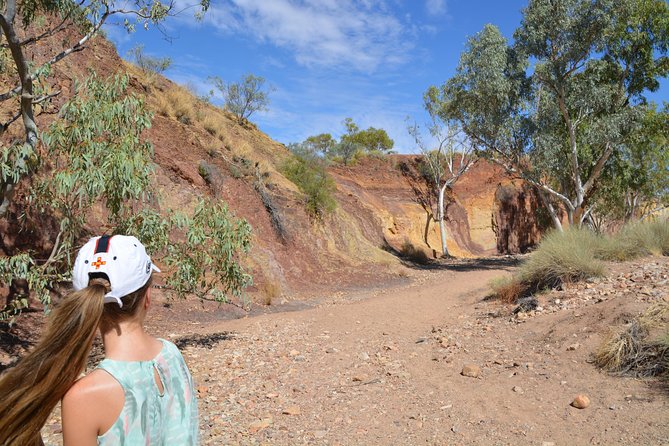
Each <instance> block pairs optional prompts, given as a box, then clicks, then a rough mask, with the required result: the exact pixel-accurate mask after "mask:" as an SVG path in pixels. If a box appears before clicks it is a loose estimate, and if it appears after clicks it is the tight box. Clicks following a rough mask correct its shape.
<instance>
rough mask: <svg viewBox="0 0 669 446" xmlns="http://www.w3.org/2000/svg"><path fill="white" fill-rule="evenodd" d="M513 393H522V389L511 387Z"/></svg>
mask: <svg viewBox="0 0 669 446" xmlns="http://www.w3.org/2000/svg"><path fill="white" fill-rule="evenodd" d="M513 391H514V392H516V393H523V388H522V387H520V386H513Z"/></svg>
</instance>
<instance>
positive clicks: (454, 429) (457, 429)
mask: <svg viewBox="0 0 669 446" xmlns="http://www.w3.org/2000/svg"><path fill="white" fill-rule="evenodd" d="M451 432H453V433H454V434H457V433H458V432H460V429H459V428H458V427H457V426H453V427H452V428H451Z"/></svg>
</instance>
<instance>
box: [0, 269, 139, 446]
mask: <svg viewBox="0 0 669 446" xmlns="http://www.w3.org/2000/svg"><path fill="white" fill-rule="evenodd" d="M150 285H151V279H149V281H148V282H147V283H146V284H145V285H144V286H143V287H142V288H140V289H139V290H137V291H135V292H133V293H131V294H130V295H128V296H126V297H124V298H123V307H119V306H118V305H117V304H116V303H110V304H108V305H105V304H104V295H105V294H106V293H107V292H108V291H109V282H108V281H106V280H105V279H92V280H91V281H90V283H89V285H88V287H87V288H84V289H83V290H80V291H75V292H72V293H70V294H69V295H67V296H66V297H65V298H63V300H62V301H61V302H60V303H59V304H58V305H56V307H55V308H54V310H53V312H52V313H51V315H50V317H49V321H48V323H47V327H46V330H45V331H44V333H43V335H42V337H41V338H40V340H39V342H38V343H37V345H36V346H35V348H34V349H33V350H32V351H31V352H30V353H28V354H27V355H26V356H25V357H24V358H22V359H21V360H20V361H19V362H18V364H17V365H16V366H15V367H13V368H12V369H10V370H8V371H7V372H6V373H5V374H4V375H3V376H2V377H1V378H0V401H2V406H1V407H0V445H2V446H10V445H20V446H24V445H39V444H42V443H41V435H40V430H41V429H42V426H44V423H46V421H47V419H48V417H49V415H50V414H51V412H52V411H53V409H54V407H55V406H56V404H58V401H60V400H61V399H62V398H63V397H64V396H65V394H66V393H67V391H68V390H69V389H70V387H71V386H72V384H74V382H75V381H76V379H77V377H78V376H79V375H80V374H81V373H82V372H83V371H84V369H85V367H86V362H87V360H88V354H89V353H90V350H91V345H92V343H93V338H94V337H95V332H96V330H97V328H98V326H99V325H100V322H101V321H103V323H104V324H105V325H108V326H113V325H114V324H117V323H118V322H119V321H121V320H123V319H126V318H128V317H131V316H132V315H134V314H135V313H136V311H137V309H138V308H139V307H140V303H141V302H142V301H143V297H144V296H145V295H146V291H147V289H148V288H149V286H150Z"/></svg>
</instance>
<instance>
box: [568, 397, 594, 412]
mask: <svg viewBox="0 0 669 446" xmlns="http://www.w3.org/2000/svg"><path fill="white" fill-rule="evenodd" d="M571 405H572V406H573V407H575V408H577V409H585V408H586V407H588V406H589V405H590V398H588V396H587V395H578V396H577V397H576V398H574V401H572V402H571Z"/></svg>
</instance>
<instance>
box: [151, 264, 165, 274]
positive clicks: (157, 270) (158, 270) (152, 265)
mask: <svg viewBox="0 0 669 446" xmlns="http://www.w3.org/2000/svg"><path fill="white" fill-rule="evenodd" d="M151 269H152V270H154V271H155V272H157V273H160V272H162V271H160V268H158V267H157V266H156V265H154V264H153V263H151Z"/></svg>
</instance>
